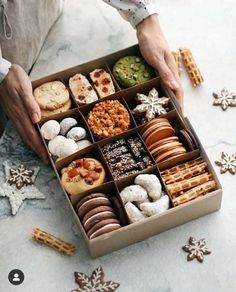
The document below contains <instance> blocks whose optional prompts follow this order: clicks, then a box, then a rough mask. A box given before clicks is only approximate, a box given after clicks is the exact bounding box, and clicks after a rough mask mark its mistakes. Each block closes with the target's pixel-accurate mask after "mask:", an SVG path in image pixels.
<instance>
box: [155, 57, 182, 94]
mask: <svg viewBox="0 0 236 292" xmlns="http://www.w3.org/2000/svg"><path fill="white" fill-rule="evenodd" d="M154 67H155V69H157V71H158V72H159V73H160V76H161V79H162V81H163V82H164V84H165V85H167V86H168V87H170V88H171V89H172V90H177V89H179V83H178V82H177V80H176V78H175V76H174V74H173V72H172V71H171V69H170V68H169V67H168V65H167V64H166V61H165V59H164V57H163V59H161V60H159V61H158V63H157V64H156V66H155V65H154Z"/></svg>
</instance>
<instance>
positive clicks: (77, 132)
mask: <svg viewBox="0 0 236 292" xmlns="http://www.w3.org/2000/svg"><path fill="white" fill-rule="evenodd" d="M86 135H87V133H86V131H85V129H84V128H82V127H74V128H72V129H71V130H70V131H69V132H68V133H67V135H66V137H67V138H69V139H72V140H74V141H75V142H78V141H79V140H82V139H84V138H85V137H86Z"/></svg>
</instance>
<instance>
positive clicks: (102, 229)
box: [76, 193, 121, 239]
mask: <svg viewBox="0 0 236 292" xmlns="http://www.w3.org/2000/svg"><path fill="white" fill-rule="evenodd" d="M76 211H77V214H78V216H79V218H80V220H81V221H82V224H83V226H84V229H85V231H86V233H87V235H88V238H89V239H92V238H95V237H97V236H99V235H102V234H105V233H108V232H111V231H113V230H116V229H118V228H121V225H120V222H119V220H118V219H117V216H116V214H115V212H114V210H113V207H112V205H111V202H110V200H109V198H108V196H107V195H105V194H102V193H93V194H90V195H87V196H85V197H83V198H82V199H81V200H80V201H79V202H78V203H77V205H76Z"/></svg>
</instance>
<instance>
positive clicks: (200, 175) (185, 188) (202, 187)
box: [161, 157, 217, 206]
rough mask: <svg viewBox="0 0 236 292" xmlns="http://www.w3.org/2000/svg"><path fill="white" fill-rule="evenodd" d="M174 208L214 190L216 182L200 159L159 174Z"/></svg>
mask: <svg viewBox="0 0 236 292" xmlns="http://www.w3.org/2000/svg"><path fill="white" fill-rule="evenodd" d="M161 175H162V178H163V180H164V182H165V184H166V189H167V192H168V194H169V195H170V197H171V199H172V202H173V204H174V206H178V205H181V204H183V203H186V202H188V201H190V200H193V199H195V198H197V197H200V196H203V195H205V194H207V193H209V192H211V191H214V190H215V189H216V187H217V186H216V182H215V181H214V179H213V176H212V175H211V174H210V173H209V172H208V170H207V163H206V162H204V161H203V160H202V158H201V157H198V158H197V159H194V160H191V161H188V162H186V163H183V164H180V165H177V166H175V167H172V168H170V169H166V170H164V171H162V172H161Z"/></svg>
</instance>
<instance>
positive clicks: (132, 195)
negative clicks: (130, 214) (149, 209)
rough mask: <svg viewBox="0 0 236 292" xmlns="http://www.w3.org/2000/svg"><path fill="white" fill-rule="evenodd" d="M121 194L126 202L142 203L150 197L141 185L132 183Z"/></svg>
mask: <svg viewBox="0 0 236 292" xmlns="http://www.w3.org/2000/svg"><path fill="white" fill-rule="evenodd" d="M120 196H121V199H122V201H123V203H124V204H126V203H127V202H138V203H142V202H144V201H145V200H146V199H147V198H148V195H147V191H146V190H145V189H144V188H142V187H141V186H139V185H131V186H128V187H126V188H124V189H123V190H122V191H121V193H120Z"/></svg>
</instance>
